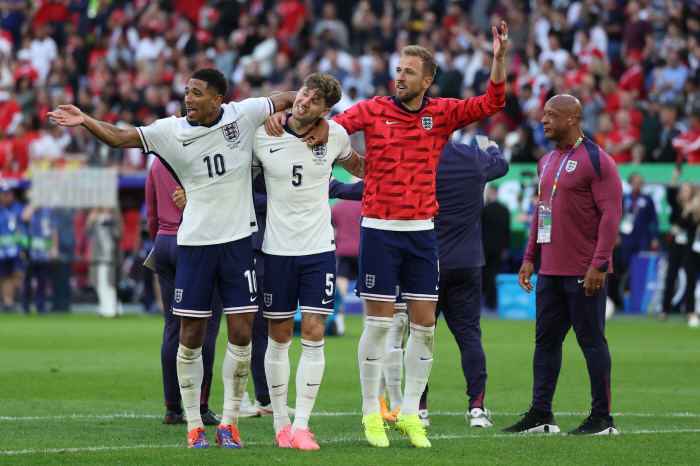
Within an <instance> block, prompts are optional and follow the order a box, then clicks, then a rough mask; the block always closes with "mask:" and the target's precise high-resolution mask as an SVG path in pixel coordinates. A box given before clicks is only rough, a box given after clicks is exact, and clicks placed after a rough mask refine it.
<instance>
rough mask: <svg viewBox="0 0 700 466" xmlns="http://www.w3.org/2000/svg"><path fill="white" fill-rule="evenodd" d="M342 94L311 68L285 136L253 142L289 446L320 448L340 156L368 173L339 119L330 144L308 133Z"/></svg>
mask: <svg viewBox="0 0 700 466" xmlns="http://www.w3.org/2000/svg"><path fill="white" fill-rule="evenodd" d="M340 98H341V89H340V84H339V83H338V81H337V80H336V79H335V78H334V77H333V76H331V75H329V74H326V73H314V74H311V75H309V76H308V77H307V78H306V79H305V80H304V84H303V86H302V88H301V89H300V90H299V92H298V93H297V97H296V100H295V102H294V106H293V107H292V113H291V114H290V115H289V116H288V118H287V122H286V125H285V126H284V134H283V135H282V137H274V136H268V135H267V133H266V132H265V128H264V127H260V128H258V130H257V131H256V133H255V140H254V142H253V166H254V167H259V168H262V170H263V172H264V174H265V187H266V190H267V223H266V230H265V237H264V240H263V246H262V250H263V252H264V253H265V270H266V273H265V292H264V299H263V303H264V307H263V309H264V310H263V315H264V317H267V318H268V319H270V320H269V338H268V347H267V352H266V354H265V375H266V376H267V382H268V387H269V390H270V399H271V401H272V406H273V412H274V417H275V420H274V428H275V435H276V439H277V443H278V445H279V446H280V447H283V448H288V447H291V448H298V449H303V450H317V449H318V448H319V447H318V444H317V443H316V441H315V440H314V439H313V434H311V432H310V429H309V426H308V423H309V416H310V415H311V410H312V408H313V405H314V403H315V401H316V396H317V394H318V390H319V386H320V385H321V380H322V378H323V371H324V368H325V358H324V350H323V346H324V340H323V335H324V332H325V327H326V319H327V318H328V315H331V314H333V309H334V293H335V240H334V235H333V226H332V225H331V209H330V205H329V203H328V188H329V182H330V176H331V172H332V170H333V163H334V162H336V161H337V162H338V163H339V164H340V165H341V166H343V167H344V168H345V169H346V170H348V171H349V172H350V173H352V174H354V175H356V176H359V177H364V158H361V157H359V156H358V155H357V154H356V153H355V152H353V150H352V148H351V147H350V138H349V137H348V133H347V132H346V131H345V129H343V127H342V126H340V125H339V124H337V123H335V122H331V123H330V128H329V135H328V143H327V144H321V145H319V146H316V147H308V146H307V145H306V144H305V143H304V142H302V141H301V138H302V136H303V135H304V134H305V133H307V132H308V131H309V130H310V129H311V128H312V127H313V126H314V125H315V124H316V122H317V120H318V119H319V118H323V117H324V116H326V115H327V114H328V112H330V109H331V107H332V106H333V105H335V104H336V103H337V102H338V101H339V100H340ZM187 196H188V199H189V196H190V193H189V192H188V193H187ZM297 302H298V303H299V307H300V310H301V312H302V322H301V343H302V353H301V359H300V361H299V366H298V369H297V376H296V391H297V400H296V414H295V416H294V424H291V421H290V419H289V416H288V415H287V393H288V390H289V377H290V367H289V346H290V345H291V340H292V331H293V329H294V316H295V314H296V313H297Z"/></svg>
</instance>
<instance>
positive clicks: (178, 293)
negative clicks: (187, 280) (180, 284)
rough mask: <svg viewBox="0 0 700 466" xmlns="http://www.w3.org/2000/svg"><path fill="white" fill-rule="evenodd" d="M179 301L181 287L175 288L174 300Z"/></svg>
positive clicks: (180, 299)
mask: <svg viewBox="0 0 700 466" xmlns="http://www.w3.org/2000/svg"><path fill="white" fill-rule="evenodd" d="M180 301H182V289H180V288H177V289H176V290H175V302H176V303H179V302H180Z"/></svg>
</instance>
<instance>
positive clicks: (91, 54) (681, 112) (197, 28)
mask: <svg viewBox="0 0 700 466" xmlns="http://www.w3.org/2000/svg"><path fill="white" fill-rule="evenodd" d="M0 11H1V12H2V14H1V15H0V16H1V17H2V20H1V27H0V169H1V170H2V174H3V176H4V177H22V176H25V174H26V172H27V170H28V169H30V168H31V166H32V165H33V164H35V163H39V164H40V165H41V166H47V165H48V166H57V165H58V166H62V165H64V164H66V163H68V164H69V165H70V164H72V165H77V166H80V165H82V164H89V165H97V166H114V165H117V166H120V167H121V168H122V170H124V171H134V170H145V169H146V168H147V165H148V163H149V162H148V160H147V159H146V158H145V157H144V156H143V155H142V154H141V153H140V151H138V150H115V149H110V148H109V147H107V146H106V145H103V144H101V143H100V142H99V141H96V140H95V139H93V138H90V136H89V134H88V133H87V131H86V130H85V129H84V128H76V129H74V130H72V131H69V130H66V129H63V128H59V127H57V126H56V125H52V124H50V122H49V121H48V120H47V118H46V113H47V111H49V110H52V109H55V108H56V107H57V105H59V104H62V103H75V104H76V105H77V106H79V107H80V108H82V109H85V111H86V112H87V113H88V114H91V115H93V116H94V117H95V118H97V119H99V120H105V121H109V122H112V123H115V124H117V125H118V126H121V127H129V126H135V125H141V124H145V125H148V124H149V123H150V122H152V121H154V120H155V119H157V118H162V117H165V116H168V115H179V112H180V104H181V102H182V99H183V94H184V87H185V84H186V82H187V79H189V77H190V76H191V75H192V73H193V72H194V71H195V70H196V69H199V68H202V67H207V66H215V67H217V68H218V69H220V70H221V71H222V72H223V73H224V75H225V76H227V77H228V79H229V80H230V89H231V91H230V94H229V95H228V96H226V100H235V101H239V100H242V99H244V98H247V97H251V96H261V95H265V94H267V93H269V92H271V91H273V90H281V91H286V90H290V89H298V88H299V86H300V83H301V80H302V79H303V77H305V76H307V75H308V74H310V73H311V72H314V71H321V72H328V73H331V74H332V75H333V76H335V77H336V78H337V79H338V80H339V81H340V83H341V85H342V88H343V90H344V93H343V99H342V100H341V101H340V102H339V103H338V104H337V105H336V106H335V107H334V109H333V113H338V112H342V111H343V110H345V109H347V108H348V107H350V106H351V105H352V104H354V103H356V102H358V101H360V100H362V99H365V98H367V97H371V96H374V95H391V94H392V93H393V89H392V87H393V80H392V79H393V71H392V70H393V69H395V67H396V64H397V62H398V59H399V51H400V50H401V48H402V47H403V46H405V45H407V44H419V45H423V46H425V47H427V48H428V49H429V50H430V51H431V52H433V53H434V54H435V57H436V59H437V61H438V63H439V69H438V75H437V76H436V80H435V83H434V84H433V85H432V86H431V87H430V89H429V90H428V95H429V96H442V97H461V98H465V97H469V96H472V95H480V94H483V93H484V91H485V88H486V85H487V83H488V77H489V72H490V66H491V65H490V64H491V61H492V51H491V50H492V49H491V44H490V37H489V34H490V28H491V25H492V24H499V23H500V21H501V20H506V21H507V22H508V24H509V27H510V31H511V32H510V36H511V38H512V40H511V47H509V49H508V53H509V57H508V59H507V60H506V62H507V64H508V68H509V69H508V70H507V73H508V76H507V83H508V84H507V89H506V93H507V95H506V107H505V109H504V110H503V111H502V112H500V113H498V114H497V115H495V116H494V117H491V118H489V119H487V120H485V121H483V122H481V123H478V124H474V125H471V126H470V127H469V128H467V129H466V131H465V132H464V134H459V135H457V137H456V139H457V141H458V142H471V137H472V136H473V135H474V134H476V133H480V134H487V135H488V136H489V137H490V139H492V140H494V141H496V142H498V143H499V145H500V146H501V147H502V148H503V149H504V155H506V157H507V158H508V159H509V160H510V161H511V162H534V161H536V160H538V159H539V158H540V157H541V156H542V155H543V154H544V153H546V152H547V151H548V150H550V149H551V142H549V141H547V140H546V138H545V137H544V132H543V130H542V124H541V123H540V117H541V111H542V107H543V105H544V102H545V101H546V100H547V99H548V97H551V96H553V95H555V94H564V93H567V94H572V95H574V96H577V97H579V98H580V100H581V102H582V103H583V107H584V119H583V129H584V133H585V134H587V135H589V136H591V137H592V138H593V139H594V140H595V141H596V142H597V143H598V144H599V145H600V146H601V147H603V148H604V149H605V150H606V151H607V152H609V153H610V154H611V155H613V157H614V158H615V161H616V162H617V163H618V164H621V163H635V164H637V163H644V162H655V161H659V162H672V161H676V160H683V159H684V160H685V161H687V162H688V163H699V162H700V102H698V97H700V89H698V84H699V83H698V80H699V78H700V73H699V71H698V69H699V68H700V45H699V37H700V8H699V7H698V5H697V3H696V2H690V1H682V0H630V1H627V2H625V1H624V0H619V1H615V0H585V1H571V0H533V1H531V2H524V1H518V0H498V1H494V0H461V1H459V0H434V1H432V2H431V1H429V0H395V1H389V0H387V1H382V0H362V1H359V2H341V1H323V0H303V1H302V0H276V1H273V0H245V1H241V0H218V1H206V0H173V1H164V0H163V1H154V2H148V1H145V0H135V1H128V0H114V1H112V2H106V1H100V2H88V1H86V0H38V1H34V2H29V1H25V0H3V1H1V2H0ZM357 142H358V141H353V143H354V144H357Z"/></svg>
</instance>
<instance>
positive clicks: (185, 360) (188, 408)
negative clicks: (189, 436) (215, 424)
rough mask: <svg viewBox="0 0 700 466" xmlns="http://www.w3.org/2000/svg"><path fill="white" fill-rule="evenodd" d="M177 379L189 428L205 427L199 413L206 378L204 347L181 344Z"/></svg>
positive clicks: (178, 355)
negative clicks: (192, 347)
mask: <svg viewBox="0 0 700 466" xmlns="http://www.w3.org/2000/svg"><path fill="white" fill-rule="evenodd" d="M176 367H177V381H178V382H179V384H180V396H181V397H182V406H183V407H184V408H185V414H187V430H188V431H190V430H192V429H194V428H197V427H200V428H202V429H203V428H204V423H202V415H201V414H200V413H199V403H200V397H201V394H202V380H204V365H203V364H202V347H201V346H200V347H199V348H194V349H190V348H187V347H186V346H183V345H182V343H180V346H179V347H178V349H177V358H176Z"/></svg>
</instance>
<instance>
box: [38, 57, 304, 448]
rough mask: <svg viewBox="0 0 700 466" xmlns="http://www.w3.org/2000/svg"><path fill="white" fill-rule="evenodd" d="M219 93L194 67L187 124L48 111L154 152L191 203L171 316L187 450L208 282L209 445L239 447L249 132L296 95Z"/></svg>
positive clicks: (246, 360)
mask: <svg viewBox="0 0 700 466" xmlns="http://www.w3.org/2000/svg"><path fill="white" fill-rule="evenodd" d="M227 87H228V86H227V82H226V78H225V77H224V75H223V74H221V72H220V71H218V70H216V69H214V68H204V69H200V70H198V71H196V72H195V73H194V74H193V75H192V78H190V80H189V82H188V84H187V87H186V88H185V105H186V107H187V116H186V117H183V118H175V117H171V118H166V119H161V120H157V121H156V122H154V123H153V124H152V125H150V126H148V127H140V128H137V129H129V130H122V129H119V128H116V127H115V126H112V125H110V124H107V123H104V122H100V121H96V120H94V119H92V118H90V117H88V116H87V115H84V114H82V112H81V111H80V109H78V108H76V107H74V106H72V105H66V106H60V107H59V109H60V110H59V111H57V112H50V113H49V116H50V118H51V119H52V120H53V121H54V122H56V123H58V124H60V125H62V126H77V125H83V126H85V127H86V128H87V129H88V130H89V131H90V132H91V133H92V134H93V135H95V136H96V137H97V138H98V139H100V140H101V141H103V142H105V143H107V144H108V145H110V146H111V147H119V148H128V147H133V148H141V149H142V150H143V151H144V152H147V153H153V154H155V155H156V156H157V157H159V158H160V159H161V160H162V161H163V163H164V165H165V166H166V167H167V168H168V169H169V170H170V172H171V173H172V175H173V177H174V178H175V180H176V181H177V182H178V184H180V185H181V186H183V187H184V188H185V189H186V190H187V193H188V195H189V198H190V199H189V200H190V204H189V205H188V206H187V208H186V209H185V211H184V213H183V218H182V223H181V225H180V229H179V231H178V244H179V246H180V251H179V257H178V267H177V272H176V276H175V296H174V300H173V301H174V303H173V313H174V314H176V315H180V316H181V319H182V325H181V330H180V347H179V349H178V354H177V373H178V381H179V383H180V392H181V394H182V402H183V405H184V408H185V413H186V414H187V424H188V431H189V435H188V439H187V442H188V446H189V447H190V448H207V447H208V446H209V442H208V441H207V439H206V433H205V431H204V425H203V424H202V420H201V417H200V412H199V404H200V392H201V385H202V378H203V366H202V343H203V340H204V334H205V331H206V318H207V317H208V316H209V315H211V296H212V291H213V287H214V285H215V284H216V283H218V287H219V292H220V295H221V300H222V303H223V307H224V312H225V313H226V314H227V316H226V320H227V325H228V342H229V343H228V349H227V351H226V356H225V358H224V364H223V373H222V376H223V379H224V412H223V416H222V419H221V424H220V425H219V428H218V429H217V432H216V439H217V441H218V442H219V444H221V445H222V447H224V448H232V449H239V448H241V445H242V444H241V440H240V435H239V433H238V429H237V425H238V412H239V409H240V404H241V400H242V398H243V394H244V392H245V387H246V383H247V381H248V373H249V368H250V351H251V345H250V341H251V333H252V324H253V314H252V313H253V312H256V311H257V305H256V299H257V296H256V291H255V275H254V274H255V267H254V263H253V248H252V243H251V233H252V232H253V231H254V230H255V228H256V225H255V212H254V207H253V199H252V185H251V179H250V172H251V157H250V153H251V150H252V142H253V134H254V131H255V128H257V127H258V126H259V125H260V124H261V123H262V122H263V121H264V120H265V118H267V117H268V116H269V115H271V114H272V113H273V112H274V111H275V109H277V110H284V109H287V108H289V107H290V106H291V104H292V102H293V101H294V96H295V93H293V92H288V93H286V94H280V95H276V96H273V97H272V98H269V99H268V98H262V99H248V100H245V101H243V102H240V103H230V104H226V105H222V104H221V102H222V99H223V96H224V95H226V92H227ZM230 200H233V201H230Z"/></svg>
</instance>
